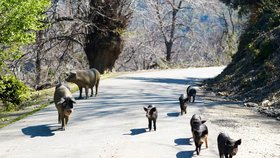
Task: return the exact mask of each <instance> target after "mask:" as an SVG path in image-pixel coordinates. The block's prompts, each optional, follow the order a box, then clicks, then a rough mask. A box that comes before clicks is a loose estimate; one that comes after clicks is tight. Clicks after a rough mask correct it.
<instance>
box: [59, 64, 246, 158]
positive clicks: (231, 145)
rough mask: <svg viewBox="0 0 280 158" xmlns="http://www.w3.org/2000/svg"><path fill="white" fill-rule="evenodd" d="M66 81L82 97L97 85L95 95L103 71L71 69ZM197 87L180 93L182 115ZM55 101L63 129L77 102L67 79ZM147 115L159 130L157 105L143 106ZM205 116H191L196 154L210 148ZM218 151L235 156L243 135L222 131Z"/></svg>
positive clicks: (222, 156) (225, 157)
mask: <svg viewBox="0 0 280 158" xmlns="http://www.w3.org/2000/svg"><path fill="white" fill-rule="evenodd" d="M65 81H67V82H72V83H75V84H76V85H77V86H78V87H79V92H80V95H79V99H80V98H82V89H83V88H84V89H85V99H88V98H89V94H88V91H89V90H88V89H89V88H90V89H91V95H90V96H91V97H92V96H93V88H94V87H95V96H96V95H97V94H98V86H99V81H100V73H99V72H98V70H96V69H94V68H92V69H89V70H76V71H71V72H70V73H69V74H68V76H67V77H66V79H65ZM196 93H197V91H196V88H194V87H193V86H188V87H187V89H186V94H181V95H180V97H179V104H180V110H181V115H184V114H187V104H188V103H189V102H195V97H196ZM54 103H55V107H56V109H57V111H58V123H59V124H61V129H62V130H65V129H66V125H67V123H68V121H69V116H70V115H71V113H72V112H73V104H74V103H76V101H75V99H74V97H73V96H72V94H71V92H70V88H69V86H67V84H64V83H59V84H58V85H57V86H56V88H55V92H54ZM143 108H144V111H145V112H146V117H147V119H148V129H149V131H151V130H152V127H153V129H154V131H156V129H157V128H156V121H157V117H158V111H157V108H156V107H155V106H154V105H148V106H147V107H145V106H144V107H143ZM205 122H206V120H203V119H201V116H200V115H198V114H194V115H193V116H192V117H191V120H190V127H191V133H192V138H193V141H194V144H195V151H196V154H197V155H199V154H200V151H201V146H202V144H203V143H205V146H206V148H208V128H207V126H206V125H205ZM217 143H218V151H219V156H220V158H232V156H234V155H236V154H237V151H238V145H240V144H241V139H239V140H234V139H232V138H230V137H229V136H228V135H227V134H226V133H220V134H219V135H218V137H217Z"/></svg>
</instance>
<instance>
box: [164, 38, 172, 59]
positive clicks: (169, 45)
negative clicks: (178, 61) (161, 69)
mask: <svg viewBox="0 0 280 158" xmlns="http://www.w3.org/2000/svg"><path fill="white" fill-rule="evenodd" d="M165 46H166V61H167V62H171V53H172V46H173V42H165Z"/></svg>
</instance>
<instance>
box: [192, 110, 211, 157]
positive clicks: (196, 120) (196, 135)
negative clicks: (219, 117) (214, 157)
mask: <svg viewBox="0 0 280 158" xmlns="http://www.w3.org/2000/svg"><path fill="white" fill-rule="evenodd" d="M205 122H206V120H201V117H200V116H199V115H197V114H194V115H193V116H192V118H191V121H190V124H191V130H192V135H193V140H194V143H195V150H196V154H197V155H199V153H200V150H201V146H202V144H203V142H205V145H206V148H208V128H207V126H206V125H205V124H204V123H205Z"/></svg>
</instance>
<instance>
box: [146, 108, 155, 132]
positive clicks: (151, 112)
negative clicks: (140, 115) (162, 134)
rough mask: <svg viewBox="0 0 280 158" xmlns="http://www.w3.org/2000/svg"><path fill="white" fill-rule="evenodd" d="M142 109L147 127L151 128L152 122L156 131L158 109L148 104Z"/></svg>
mask: <svg viewBox="0 0 280 158" xmlns="http://www.w3.org/2000/svg"><path fill="white" fill-rule="evenodd" d="M144 110H145V111H146V117H147V118H148V121H149V123H148V127H149V131H151V129H152V122H153V124H154V131H156V129H157V128H156V121H157V117H158V111H157V109H156V107H155V106H153V105H149V106H148V107H144Z"/></svg>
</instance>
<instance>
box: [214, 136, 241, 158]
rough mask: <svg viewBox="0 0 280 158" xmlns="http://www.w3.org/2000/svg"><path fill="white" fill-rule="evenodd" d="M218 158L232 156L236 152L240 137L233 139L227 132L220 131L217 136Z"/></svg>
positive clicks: (229, 157) (230, 157)
mask: <svg viewBox="0 0 280 158" xmlns="http://www.w3.org/2000/svg"><path fill="white" fill-rule="evenodd" d="M217 141H218V149H219V155H220V158H232V156H234V155H236V154H237V151H238V145H240V144H241V139H239V140H233V139H231V138H230V137H229V136H228V135H227V134H225V133H220V134H219V135H218V138H217Z"/></svg>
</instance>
